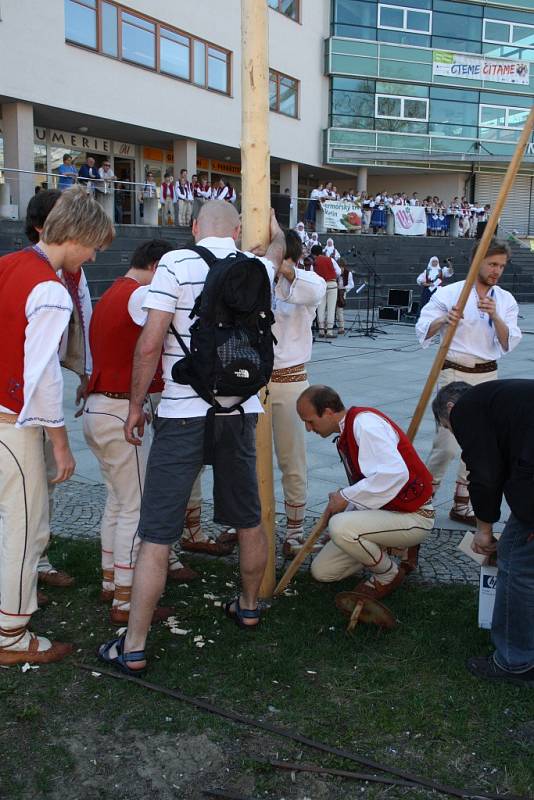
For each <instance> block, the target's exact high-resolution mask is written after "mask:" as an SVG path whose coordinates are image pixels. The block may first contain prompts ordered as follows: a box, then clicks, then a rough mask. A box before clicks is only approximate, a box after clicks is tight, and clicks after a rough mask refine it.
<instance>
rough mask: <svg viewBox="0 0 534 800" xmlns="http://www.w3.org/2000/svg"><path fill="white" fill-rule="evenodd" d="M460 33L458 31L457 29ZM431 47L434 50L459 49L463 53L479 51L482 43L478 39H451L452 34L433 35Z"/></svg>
mask: <svg viewBox="0 0 534 800" xmlns="http://www.w3.org/2000/svg"><path fill="white" fill-rule="evenodd" d="M458 33H460V31H458ZM432 47H433V48H435V49H436V50H450V49H451V48H454V50H459V51H460V52H463V53H480V52H481V49H482V45H481V43H480V39H478V40H477V41H475V40H474V39H459V38H458V39H456V38H455V39H453V38H452V36H433V37H432Z"/></svg>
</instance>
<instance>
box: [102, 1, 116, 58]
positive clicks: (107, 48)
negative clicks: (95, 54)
mask: <svg viewBox="0 0 534 800" xmlns="http://www.w3.org/2000/svg"><path fill="white" fill-rule="evenodd" d="M100 8H101V14H102V16H101V19H102V23H101V24H102V52H103V53H105V54H106V55H107V56H117V54H118V51H117V7H116V6H112V5H111V4H110V3H102V5H101V6H100Z"/></svg>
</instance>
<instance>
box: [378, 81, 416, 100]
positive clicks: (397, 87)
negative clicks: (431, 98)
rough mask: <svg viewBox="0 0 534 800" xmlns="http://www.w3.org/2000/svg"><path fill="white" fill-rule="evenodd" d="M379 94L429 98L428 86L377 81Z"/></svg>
mask: <svg viewBox="0 0 534 800" xmlns="http://www.w3.org/2000/svg"><path fill="white" fill-rule="evenodd" d="M376 91H377V94H399V95H404V96H406V97H428V86H418V85H417V84H409V83H389V81H388V82H384V81H377V83H376Z"/></svg>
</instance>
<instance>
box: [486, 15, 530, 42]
mask: <svg viewBox="0 0 534 800" xmlns="http://www.w3.org/2000/svg"><path fill="white" fill-rule="evenodd" d="M486 22H493V24H494V25H508V31H509V33H508V41H507V42H499V41H497V40H496V39H487V38H486ZM514 28H530V29H532V30H533V31H534V25H528V24H527V23H526V22H509V21H508V20H507V19H491V18H487V19H486V18H485V19H484V25H483V26H482V41H483V42H484V43H486V44H501V45H502V44H504V45H508V46H510V47H515V48H516V49H517V50H533V49H534V45H531V44H520V43H518V42H514V41H513V38H514V36H513V33H514Z"/></svg>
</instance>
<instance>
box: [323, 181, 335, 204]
mask: <svg viewBox="0 0 534 800" xmlns="http://www.w3.org/2000/svg"><path fill="white" fill-rule="evenodd" d="M323 199H324V200H337V192H336V191H335V190H334V187H333V186H332V182H331V181H328V183H327V184H326V186H325V187H324V191H323Z"/></svg>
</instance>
